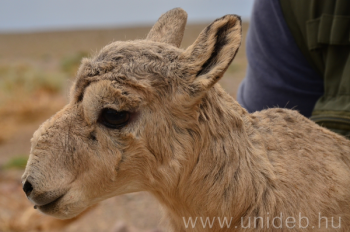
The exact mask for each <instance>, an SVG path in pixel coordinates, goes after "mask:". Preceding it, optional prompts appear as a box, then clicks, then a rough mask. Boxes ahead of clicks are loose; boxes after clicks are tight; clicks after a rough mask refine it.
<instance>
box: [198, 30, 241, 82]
mask: <svg viewBox="0 0 350 232" xmlns="http://www.w3.org/2000/svg"><path fill="white" fill-rule="evenodd" d="M231 27H233V25H232V24H231V25H230V24H225V25H224V26H222V27H221V28H219V29H218V31H217V33H216V35H215V37H216V41H215V45H214V49H213V51H212V53H211V55H210V57H209V59H208V60H207V61H206V62H205V63H204V64H203V65H202V68H201V70H200V71H199V72H198V73H197V75H196V77H198V76H200V75H203V74H206V73H208V72H209V71H210V70H211V69H212V68H213V66H215V64H217V63H218V54H219V53H220V51H221V50H222V49H223V48H224V46H225V45H227V43H228V39H227V33H228V30H229V29H230V28H231ZM237 52H238V49H237V50H236V51H235V53H234V55H233V57H232V58H231V60H230V61H229V63H231V62H232V60H233V59H234V57H235V56H236V54H237Z"/></svg>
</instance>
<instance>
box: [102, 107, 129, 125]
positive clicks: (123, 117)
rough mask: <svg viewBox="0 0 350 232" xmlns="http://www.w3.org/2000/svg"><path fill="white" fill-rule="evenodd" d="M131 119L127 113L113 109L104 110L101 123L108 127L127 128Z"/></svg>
mask: <svg viewBox="0 0 350 232" xmlns="http://www.w3.org/2000/svg"><path fill="white" fill-rule="evenodd" d="M129 118H130V113H129V112H127V111H116V110H113V109H109V108H106V109H103V110H102V112H101V116H100V119H99V121H100V122H101V123H102V124H103V125H105V126H106V127H109V128H112V129H119V128H122V127H123V126H125V125H126V124H127V123H128V121H129Z"/></svg>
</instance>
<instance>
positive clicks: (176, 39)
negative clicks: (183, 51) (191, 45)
mask: <svg viewBox="0 0 350 232" xmlns="http://www.w3.org/2000/svg"><path fill="white" fill-rule="evenodd" d="M186 22H187V13H186V11H184V10H183V9H181V8H175V9H172V10H170V11H168V12H166V13H165V14H163V15H162V16H160V18H159V19H158V21H157V22H156V24H154V26H153V27H152V29H151V31H150V32H149V33H148V35H147V38H146V40H151V41H155V42H160V43H167V44H171V45H174V46H176V47H180V45H181V41H182V38H183V35H184V32H185V26H186Z"/></svg>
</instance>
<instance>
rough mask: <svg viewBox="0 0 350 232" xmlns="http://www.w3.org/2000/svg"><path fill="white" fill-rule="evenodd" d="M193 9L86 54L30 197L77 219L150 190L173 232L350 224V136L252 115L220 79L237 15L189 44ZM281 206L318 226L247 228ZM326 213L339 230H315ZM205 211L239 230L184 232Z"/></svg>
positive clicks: (36, 160)
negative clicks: (140, 36) (110, 120)
mask: <svg viewBox="0 0 350 232" xmlns="http://www.w3.org/2000/svg"><path fill="white" fill-rule="evenodd" d="M186 17H187V16H186V13H185V12H184V11H183V10H181V9H175V10H172V11H170V13H167V14H165V15H163V16H162V17H161V18H160V20H159V22H158V23H157V24H156V25H155V27H154V28H153V29H152V30H151V32H150V35H149V36H148V37H147V40H138V41H128V42H114V43H112V44H110V45H108V46H106V47H105V48H103V49H102V50H101V51H100V53H99V54H98V55H97V56H95V57H94V58H91V59H84V60H83V61H82V65H81V67H80V69H79V72H78V75H77V79H76V82H75V84H74V86H73V87H72V90H71V100H70V102H69V104H68V105H67V106H66V107H65V108H63V109H62V110H61V111H59V112H58V113H57V114H56V115H54V116H53V117H52V118H50V119H49V120H47V121H46V122H45V123H43V124H42V125H41V127H40V128H39V129H38V130H37V131H36V132H35V134H34V136H33V139H32V149H31V154H30V159H29V162H28V165H27V168H26V171H25V173H24V175H23V183H24V182H25V181H30V182H31V184H32V185H33V188H34V189H33V192H32V193H31V195H30V197H29V198H30V199H31V200H32V201H33V202H34V203H35V204H37V205H42V204H44V202H45V204H46V203H48V202H47V201H48V200H47V199H49V196H50V197H51V198H50V199H52V197H60V198H59V199H58V200H56V201H55V202H53V203H51V204H49V205H44V206H39V210H41V211H42V212H44V213H47V214H50V215H53V216H55V217H58V218H71V217H74V216H76V215H78V214H79V213H81V212H82V211H83V210H84V209H86V208H87V207H89V206H91V205H93V204H95V203H96V202H99V201H101V200H103V199H106V198H109V197H111V196H115V195H119V194H124V193H130V192H135V191H149V192H151V193H152V194H153V195H155V196H156V197H157V198H158V200H159V201H160V202H161V203H162V204H163V206H164V207H165V208H166V209H167V212H168V216H169V219H170V222H171V228H172V230H173V231H176V232H179V231H266V232H267V231H344V232H345V231H349V230H350V207H349V202H350V169H349V165H350V159H349V158H350V142H349V141H348V140H346V139H345V138H343V137H341V136H339V135H336V134H334V133H332V132H330V131H328V130H326V129H324V128H322V127H320V126H318V125H316V124H315V123H313V122H312V121H310V120H308V119H306V118H305V117H303V116H302V115H300V114H299V113H298V112H296V111H292V110H286V109H268V110H264V111H261V112H256V113H254V114H248V113H247V112H246V110H244V109H243V108H242V107H241V106H240V105H239V104H238V103H237V102H236V101H235V100H234V99H233V98H232V97H230V96H229V95H228V94H227V93H225V92H224V91H223V90H222V88H221V87H220V86H219V85H218V84H217V81H218V80H219V79H220V78H221V77H222V75H223V73H224V72H225V70H226V69H227V67H228V65H229V64H230V63H231V61H232V60H233V58H234V56H235V54H236V52H237V49H238V47H239V45H240V40H241V23H240V19H239V18H238V17H237V16H234V15H227V16H224V17H222V18H220V19H217V20H216V21H214V22H213V23H212V24H211V25H209V26H208V27H207V28H206V29H204V30H203V31H202V33H201V34H200V35H199V37H198V39H197V40H196V41H195V43H194V44H193V45H192V46H190V47H189V48H188V49H186V50H182V49H179V48H178V46H179V44H180V41H181V39H182V35H183V29H184V25H185V22H186ZM172 28H175V30H172ZM162 38H164V40H163V39H162ZM104 108H112V109H115V110H118V111H128V112H131V119H130V122H129V123H128V124H127V125H126V126H125V127H123V128H122V129H109V128H107V127H105V126H103V125H102V124H101V123H99V120H98V119H99V117H100V112H101V110H102V109H104ZM281 213H282V214H283V215H284V219H283V220H285V219H286V217H295V218H296V219H297V220H298V216H299V213H300V214H301V216H304V217H308V219H309V221H310V222H309V223H310V227H308V228H306V229H300V228H299V227H298V226H296V227H295V228H294V229H290V230H289V229H288V228H286V227H285V226H284V227H283V228H282V229H275V228H272V226H271V224H270V227H267V225H266V222H265V221H264V223H263V225H262V223H261V222H260V223H258V224H257V227H258V228H253V227H251V228H250V229H243V228H240V227H241V223H242V222H241V220H243V223H244V225H247V222H248V218H251V219H252V220H253V218H254V217H263V218H264V220H265V219H266V218H267V217H269V218H271V219H272V218H273V217H276V216H279V215H280V214H281ZM319 213H320V214H321V215H322V216H324V217H329V219H330V218H331V217H334V218H335V219H336V218H337V217H341V223H342V224H341V229H332V228H330V229H325V225H324V221H322V222H321V228H318V225H319V224H318V223H319V218H318V217H319ZM201 216H202V217H211V218H213V217H216V218H217V217H228V218H229V219H230V218H232V221H231V227H230V228H226V227H223V228H221V227H220V226H219V223H217V221H216V222H215V223H214V225H213V227H212V228H208V226H207V227H206V228H203V227H202V226H200V224H199V223H198V224H197V226H196V227H195V228H193V229H192V228H188V229H186V228H185V225H184V221H183V217H185V218H188V217H192V218H195V217H201ZM198 220H199V219H198ZM270 223H271V221H270ZM329 223H330V222H329ZM337 224H338V220H335V225H337ZM198 225H199V226H198ZM311 225H312V226H314V228H312V227H311ZM236 226H237V228H236Z"/></svg>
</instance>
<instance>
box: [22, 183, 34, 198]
mask: <svg viewBox="0 0 350 232" xmlns="http://www.w3.org/2000/svg"><path fill="white" fill-rule="evenodd" d="M23 191H24V192H25V193H26V195H27V196H29V194H30V193H31V192H32V191H33V186H32V184H31V183H30V182H29V181H26V182H25V183H24V185H23Z"/></svg>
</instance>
